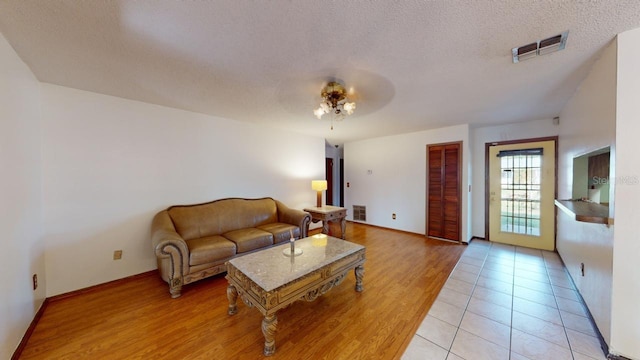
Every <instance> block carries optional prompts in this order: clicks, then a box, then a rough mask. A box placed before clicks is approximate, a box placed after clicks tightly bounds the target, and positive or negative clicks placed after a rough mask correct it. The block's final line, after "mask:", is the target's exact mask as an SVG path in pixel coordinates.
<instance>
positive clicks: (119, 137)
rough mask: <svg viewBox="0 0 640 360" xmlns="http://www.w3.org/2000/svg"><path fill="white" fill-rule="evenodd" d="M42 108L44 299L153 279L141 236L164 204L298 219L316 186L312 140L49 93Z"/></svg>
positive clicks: (318, 142) (77, 94) (320, 152)
mask: <svg viewBox="0 0 640 360" xmlns="http://www.w3.org/2000/svg"><path fill="white" fill-rule="evenodd" d="M42 99H43V103H42V107H43V114H44V118H43V129H44V135H43V142H42V150H43V164H44V166H43V193H44V198H43V215H44V227H45V234H46V235H45V239H46V244H47V245H46V253H47V259H46V269H47V279H48V286H47V295H48V296H52V295H57V294H60V293H65V292H69V291H72V290H76V289H81V288H85V287H88V286H91V285H95V284H100V283H104V282H107V281H110V280H114V279H119V278H122V277H126V276H129V275H133V274H137V273H141V272H145V271H148V270H152V269H155V268H156V261H155V255H154V252H153V250H152V248H151V242H150V238H149V227H150V224H151V219H152V217H153V215H154V214H155V213H156V212H157V211H159V210H161V209H164V208H166V207H168V206H170V205H174V204H190V203H199V202H206V201H210V200H214V199H218V198H223V197H264V196H271V197H274V198H276V199H278V200H281V201H283V202H284V203H285V204H287V205H289V206H291V207H294V208H299V209H302V208H303V207H305V206H310V205H313V204H314V203H315V193H314V192H313V191H312V190H311V188H310V182H311V180H312V179H316V178H322V177H323V176H324V157H325V148H324V139H322V138H315V137H308V136H302V135H299V134H293V133H289V132H283V131H276V130H272V129H269V128H266V127H261V126H256V125H253V124H245V123H241V122H236V121H231V120H226V119H220V118H216V117H211V116H207V115H202V114H196V113H191V112H187V111H182V110H176V109H172V108H166V107H161V106H156V105H150V104H146V103H141V102H136V101H130V100H125V99H121V98H116V97H110V96H105V95H99V94H95V93H90V92H85V91H81V90H75V89H70V88H65V87H60V86H55V85H50V84H43V85H42ZM116 249H122V250H123V257H122V260H119V261H114V260H112V257H113V251H114V250H116Z"/></svg>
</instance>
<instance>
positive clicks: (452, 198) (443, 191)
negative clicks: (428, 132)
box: [427, 142, 462, 241]
mask: <svg viewBox="0 0 640 360" xmlns="http://www.w3.org/2000/svg"><path fill="white" fill-rule="evenodd" d="M461 144H462V143H459V142H458V143H449V144H436V145H428V146H427V236H430V237H436V238H442V239H446V240H454V241H460V204H461V201H460V194H461V189H460V184H461V174H462V171H461V147H462V146H461Z"/></svg>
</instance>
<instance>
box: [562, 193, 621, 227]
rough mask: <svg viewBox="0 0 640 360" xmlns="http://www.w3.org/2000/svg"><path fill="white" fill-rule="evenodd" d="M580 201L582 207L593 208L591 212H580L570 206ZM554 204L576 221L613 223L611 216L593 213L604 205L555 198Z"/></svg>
mask: <svg viewBox="0 0 640 360" xmlns="http://www.w3.org/2000/svg"><path fill="white" fill-rule="evenodd" d="M578 201H579V202H581V203H582V204H584V205H583V207H585V206H586V208H587V210H593V211H592V212H591V213H582V212H576V210H575V207H573V206H572V204H573V203H576V202H578ZM554 203H555V205H556V206H557V207H558V208H559V209H560V210H562V211H564V212H565V213H566V214H568V215H569V216H571V217H572V218H573V219H574V220H576V221H581V222H587V223H593V224H605V225H613V218H610V217H608V216H598V215H594V214H593V212H597V211H596V210H601V209H602V208H601V207H603V206H604V205H601V204H596V203H589V202H586V201H580V200H557V199H556V200H555V201H554Z"/></svg>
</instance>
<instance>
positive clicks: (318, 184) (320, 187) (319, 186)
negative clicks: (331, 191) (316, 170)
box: [311, 180, 327, 207]
mask: <svg viewBox="0 0 640 360" xmlns="http://www.w3.org/2000/svg"><path fill="white" fill-rule="evenodd" d="M311 188H312V189H313V190H315V191H317V192H318V198H317V201H316V206H317V207H322V191H324V190H327V180H312V181H311Z"/></svg>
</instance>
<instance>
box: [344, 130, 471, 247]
mask: <svg viewBox="0 0 640 360" xmlns="http://www.w3.org/2000/svg"><path fill="white" fill-rule="evenodd" d="M454 141H462V142H463V147H462V172H463V174H462V180H463V181H462V229H461V239H462V240H463V241H468V240H469V221H468V218H469V193H468V185H469V171H470V162H471V156H470V151H469V127H468V125H459V126H451V127H446V128H440V129H435V130H429V131H420V132H415V133H410V134H403V135H395V136H386V137H380V138H375V139H369V140H362V141H355V142H350V143H346V144H345V145H344V161H345V165H344V168H345V180H344V181H345V189H344V190H345V206H346V207H347V209H348V210H349V211H348V212H347V214H348V216H347V218H348V219H349V220H353V211H352V209H353V205H364V206H366V207H367V221H366V223H367V224H371V225H376V226H382V227H386V228H392V229H398V230H403V231H408V232H413V233H418V234H425V233H426V225H425V220H426V219H425V217H426V204H427V202H426V171H427V158H426V152H427V145H429V144H436V143H446V142H454ZM369 170H370V171H371V173H370V174H369ZM346 183H349V184H350V187H347V186H346ZM392 213H395V214H396V216H397V217H396V220H392V218H391V214H392Z"/></svg>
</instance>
